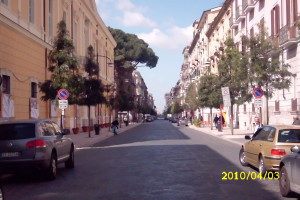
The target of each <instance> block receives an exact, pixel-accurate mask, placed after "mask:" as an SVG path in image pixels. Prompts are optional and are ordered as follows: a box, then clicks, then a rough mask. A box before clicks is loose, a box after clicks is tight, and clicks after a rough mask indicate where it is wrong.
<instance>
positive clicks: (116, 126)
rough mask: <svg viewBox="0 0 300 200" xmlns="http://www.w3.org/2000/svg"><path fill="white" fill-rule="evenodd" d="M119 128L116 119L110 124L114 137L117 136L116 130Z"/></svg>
mask: <svg viewBox="0 0 300 200" xmlns="http://www.w3.org/2000/svg"><path fill="white" fill-rule="evenodd" d="M118 128H119V121H118V118H116V119H115V120H114V121H113V122H112V123H111V129H112V132H113V133H114V135H118V133H117V129H118Z"/></svg>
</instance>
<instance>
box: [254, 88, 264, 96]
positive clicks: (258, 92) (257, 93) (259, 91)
mask: <svg viewBox="0 0 300 200" xmlns="http://www.w3.org/2000/svg"><path fill="white" fill-rule="evenodd" d="M253 95H254V96H255V97H256V98H261V97H262V96H263V95H264V91H263V90H262V89H261V88H255V89H254V90H253Z"/></svg>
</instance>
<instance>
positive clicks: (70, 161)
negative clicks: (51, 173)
mask: <svg viewBox="0 0 300 200" xmlns="http://www.w3.org/2000/svg"><path fill="white" fill-rule="evenodd" d="M74 163H75V162H74V147H73V146H71V149H70V155H69V159H68V160H67V161H66V162H65V166H66V168H68V169H73V168H74V166H75V164H74Z"/></svg>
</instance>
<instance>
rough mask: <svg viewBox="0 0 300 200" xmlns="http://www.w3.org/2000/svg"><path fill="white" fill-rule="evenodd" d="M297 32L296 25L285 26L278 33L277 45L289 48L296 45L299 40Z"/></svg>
mask: <svg viewBox="0 0 300 200" xmlns="http://www.w3.org/2000/svg"><path fill="white" fill-rule="evenodd" d="M298 37H299V31H298V30H297V27H296V25H293V26H290V25H289V24H287V25H285V26H284V27H282V28H281V29H280V32H279V44H280V46H281V47H289V46H291V45H293V44H297V43H298V40H299V38H298Z"/></svg>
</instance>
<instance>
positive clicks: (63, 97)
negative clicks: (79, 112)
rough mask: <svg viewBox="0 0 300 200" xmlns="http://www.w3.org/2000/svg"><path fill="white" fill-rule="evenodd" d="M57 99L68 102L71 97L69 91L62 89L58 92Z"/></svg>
mask: <svg viewBox="0 0 300 200" xmlns="http://www.w3.org/2000/svg"><path fill="white" fill-rule="evenodd" d="M57 97H58V98H59V99H61V100H66V99H68V97H69V92H68V90H66V89H60V90H59V91H58V92H57Z"/></svg>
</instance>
